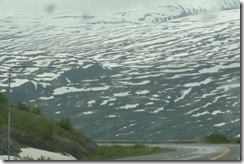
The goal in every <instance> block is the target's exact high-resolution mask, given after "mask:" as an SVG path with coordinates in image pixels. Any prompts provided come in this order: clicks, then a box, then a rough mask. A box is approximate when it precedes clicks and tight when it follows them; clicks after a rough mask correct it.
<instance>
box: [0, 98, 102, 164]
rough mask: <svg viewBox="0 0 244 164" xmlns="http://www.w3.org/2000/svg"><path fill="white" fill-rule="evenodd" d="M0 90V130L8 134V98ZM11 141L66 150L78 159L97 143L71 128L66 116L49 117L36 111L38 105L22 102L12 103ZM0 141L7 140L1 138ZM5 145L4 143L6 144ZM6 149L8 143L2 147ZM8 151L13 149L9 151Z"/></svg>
mask: <svg viewBox="0 0 244 164" xmlns="http://www.w3.org/2000/svg"><path fill="white" fill-rule="evenodd" d="M4 97H5V96H4V95H3V94H0V100H1V102H0V131H1V133H4V134H5V135H4V136H5V138H6V136H7V125H8V105H7V104H6V103H7V99H6V98H4ZM11 141H15V142H17V143H19V144H21V147H25V146H26V147H34V148H39V149H43V150H48V151H53V152H59V153H68V154H71V155H72V156H74V157H75V158H77V159H80V160H82V159H85V158H86V157H87V156H88V155H90V154H91V153H93V152H94V151H95V150H96V149H97V145H96V144H95V143H94V142H93V141H92V140H90V139H89V138H87V137H86V136H85V135H84V134H83V133H81V132H80V131H78V130H76V129H74V128H72V125H71V121H70V119H69V118H62V119H60V120H52V119H49V118H47V117H45V116H43V115H42V114H41V112H39V108H37V107H31V106H28V105H25V104H22V103H18V104H17V106H11ZM0 142H4V144H5V142H7V138H6V139H2V140H1V141H0ZM5 145H6V144H5ZM3 149H4V150H3V151H4V152H7V150H6V149H7V147H5V148H3ZM10 152H11V154H12V152H13V151H10Z"/></svg>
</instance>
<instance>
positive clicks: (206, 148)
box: [117, 144, 241, 161]
mask: <svg viewBox="0 0 244 164" xmlns="http://www.w3.org/2000/svg"><path fill="white" fill-rule="evenodd" d="M149 146H159V147H161V148H172V149H176V150H175V151H172V152H165V153H159V154H152V155H144V156H135V157H127V158H121V159H117V160H129V161H131V160H150V161H152V160H169V161H171V160H173V161H174V160H200V161H206V160H229V161H234V160H240V159H241V150H240V149H241V148H240V145H239V144H151V145H149Z"/></svg>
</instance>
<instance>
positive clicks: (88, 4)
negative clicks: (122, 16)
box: [0, 0, 179, 15]
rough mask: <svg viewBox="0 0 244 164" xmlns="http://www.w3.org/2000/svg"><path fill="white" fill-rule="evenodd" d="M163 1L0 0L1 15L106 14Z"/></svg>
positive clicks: (143, 7) (138, 8)
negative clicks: (47, 13) (49, 13)
mask: <svg viewBox="0 0 244 164" xmlns="http://www.w3.org/2000/svg"><path fill="white" fill-rule="evenodd" d="M163 1H165V0H0V15H15V14H42V13H44V12H46V11H51V13H58V12H86V13H91V14H92V13H101V14H106V13H111V12H112V13H114V12H119V11H128V10H143V9H145V8H147V7H150V6H154V5H155V4H162V2H163ZM166 1H168V2H169V1H171V2H172V0H166ZM173 1H174V0H173ZM178 1H179V0H178Z"/></svg>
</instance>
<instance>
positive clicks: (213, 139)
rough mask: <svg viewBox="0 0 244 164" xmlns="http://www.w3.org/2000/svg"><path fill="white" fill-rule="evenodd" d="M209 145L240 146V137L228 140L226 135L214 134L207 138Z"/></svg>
mask: <svg viewBox="0 0 244 164" xmlns="http://www.w3.org/2000/svg"><path fill="white" fill-rule="evenodd" d="M206 142H207V143H213V144H222V143H237V144H240V137H235V138H227V137H226V136H225V135H223V134H220V133H212V134H209V135H208V136H207V137H206Z"/></svg>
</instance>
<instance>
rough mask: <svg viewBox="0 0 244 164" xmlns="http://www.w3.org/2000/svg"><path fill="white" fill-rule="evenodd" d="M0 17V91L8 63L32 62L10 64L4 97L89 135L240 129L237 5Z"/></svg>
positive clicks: (132, 136)
mask: <svg viewBox="0 0 244 164" xmlns="http://www.w3.org/2000/svg"><path fill="white" fill-rule="evenodd" d="M206 2H208V1H206ZM195 3H196V2H195ZM216 3H217V2H216ZM0 19H1V22H0V32H1V33H0V59H1V60H0V68H1V69H0V72H1V74H0V81H1V82H0V86H1V89H0V91H1V92H7V91H8V71H9V68H10V67H11V66H34V67H35V68H19V69H16V68H15V69H12V71H11V102H18V101H24V102H27V103H30V104H33V105H38V106H40V107H41V108H42V109H43V111H44V113H45V115H47V116H49V117H51V118H57V119H58V118H62V117H64V116H65V117H71V118H72V122H73V125H74V126H75V127H76V128H77V129H81V130H82V131H83V132H84V133H85V134H87V135H88V136H90V137H91V138H93V139H106V135H107V133H106V132H107V126H108V129H109V130H108V136H109V139H111V140H122V139H126V140H128V139H129V140H146V139H148V138H149V140H170V139H177V140H178V139H193V138H195V137H198V138H203V137H205V136H206V135H208V134H209V133H213V132H218V133H224V134H226V135H227V136H237V135H240V8H239V1H227V0H225V1H218V3H217V5H212V6H211V2H210V1H209V3H208V5H205V6H204V5H197V4H192V5H189V4H188V5H185V4H179V3H175V4H170V5H165V4H159V5H157V6H154V7H153V8H150V9H148V11H128V12H127V11H125V12H119V13H115V14H112V15H110V16H108V17H103V16H99V15H92V14H87V15H77V14H72V13H62V14H54V15H48V16H40V17H33V18H27V17H24V16H12V17H1V18H0ZM49 66H52V67H54V68H47V67H49Z"/></svg>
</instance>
